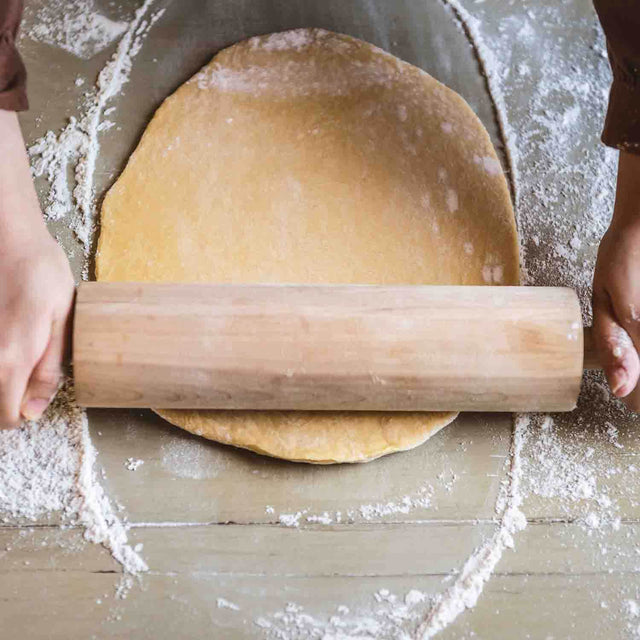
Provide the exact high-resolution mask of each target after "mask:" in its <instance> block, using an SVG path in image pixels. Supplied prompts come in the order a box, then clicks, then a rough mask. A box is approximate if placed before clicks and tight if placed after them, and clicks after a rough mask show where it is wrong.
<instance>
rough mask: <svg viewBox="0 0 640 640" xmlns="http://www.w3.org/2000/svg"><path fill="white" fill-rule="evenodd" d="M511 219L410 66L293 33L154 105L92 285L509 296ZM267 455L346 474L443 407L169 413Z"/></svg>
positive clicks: (451, 96)
mask: <svg viewBox="0 0 640 640" xmlns="http://www.w3.org/2000/svg"><path fill="white" fill-rule="evenodd" d="M518 264H519V259H518V243H517V234H516V227H515V220H514V214H513V209H512V207H511V201H510V197H509V192H508V188H507V184H506V181H505V178H504V176H503V174H502V171H501V169H500V163H499V161H498V158H497V156H496V153H495V151H494V149H493V146H492V144H491V141H490V140H489V136H488V134H487V132H486V131H485V129H484V127H483V126H482V124H481V122H480V121H479V120H478V118H477V117H476V116H475V115H474V113H473V112H472V111H471V109H470V108H469V106H468V105H467V104H466V102H465V101H464V100H463V99H462V98H460V96H458V95H457V94H456V93H454V92H453V91H451V90H450V89H447V88H446V87H445V86H443V85H442V84H440V83H439V82H437V81H436V80H434V79H433V78H432V77H431V76H429V75H428V74H427V73H425V72H424V71H422V70H420V69H418V68H417V67H414V66H413V65H410V64H408V63H406V62H403V61H401V60H399V59H397V58H395V57H394V56H392V55H390V54H388V53H385V52H384V51H382V50H380V49H378V48H376V47H374V46H372V45H370V44H367V43H365V42H362V41H360V40H356V39H355V38H351V37H349V36H345V35H339V34H335V33H331V32H327V31H324V30H319V29H301V30H295V31H288V32H284V33H279V34H272V35H268V36H260V37H255V38H251V39H250V40H247V41H244V42H240V43H239V44H236V45H234V46H232V47H229V48H228V49H225V50H223V51H221V52H220V53H218V55H216V56H215V57H214V58H213V60H212V61H211V62H210V63H209V64H208V65H207V66H206V67H204V68H203V69H202V70H201V71H200V72H199V73H198V74H197V75H196V76H194V77H193V78H192V79H191V80H189V81H188V82H187V83H186V84H184V85H183V86H182V87H181V88H180V89H178V91H176V92H175V93H174V94H173V95H172V96H170V97H169V98H168V99H167V100H166V101H165V102H164V104H163V105H162V106H161V107H160V109H159V110H158V111H157V113H156V114H155V116H154V117H153V119H152V121H151V123H150V124H149V126H148V127H147V130H146V131H145V133H144V136H143V137H142V140H141V141H140V144H139V145H138V147H137V149H136V150H135V152H134V153H133V155H132V156H131V158H130V160H129V163H128V164H127V167H126V169H125V170H124V172H123V174H122V176H121V177H120V179H119V180H118V181H117V182H116V184H115V185H114V186H113V188H112V189H111V190H110V191H109V193H108V195H107V197H106V198H105V201H104V205H103V208H102V232H101V235H100V243H99V250H98V256H97V263H96V270H97V276H98V279H99V280H103V281H127V280H129V281H139V282H164V281H167V282H220V283H261V282H262V283H364V284H367V283H368V284H376V283H378V284H467V285H482V284H516V283H518ZM158 413H159V414H160V415H161V416H163V417H164V418H166V419H167V420H168V421H169V422H171V423H173V424H175V425H178V426H180V427H182V428H184V429H187V430H188V431H191V432H192V433H196V434H198V435H201V436H204V437H206V438H210V439H212V440H217V441H219V442H224V443H226V444H231V445H234V446H237V447H244V448H247V449H251V450H253V451H258V452H260V453H263V454H267V455H270V456H276V457H279V458H286V459H290V460H299V461H305V462H314V463H332V462H360V461H366V460H371V459H373V458H376V457H378V456H381V455H384V454H387V453H392V452H394V451H400V450H403V449H409V448H412V447H415V446H417V445H419V444H421V443H422V442H424V441H425V440H426V439H427V438H429V436H431V435H433V434H434V433H435V432H437V431H438V430H439V429H441V428H442V427H443V426H445V425H446V424H448V423H449V422H451V421H452V420H453V419H454V418H455V417H456V415H457V414H455V413H357V414H354V413H337V412H257V411H242V412H231V411H181V410H180V411H178V410H175V411H174V410H162V411H158Z"/></svg>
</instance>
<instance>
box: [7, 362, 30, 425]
mask: <svg viewBox="0 0 640 640" xmlns="http://www.w3.org/2000/svg"><path fill="white" fill-rule="evenodd" d="M28 380H29V369H26V368H23V369H16V368H15V367H10V366H7V365H5V366H4V368H3V371H2V375H1V376H0V429H12V428H13V427H17V426H18V425H19V424H20V403H21V400H22V396H23V395H24V391H25V389H26V387H27V382H28Z"/></svg>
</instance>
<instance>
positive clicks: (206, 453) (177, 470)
mask: <svg viewBox="0 0 640 640" xmlns="http://www.w3.org/2000/svg"><path fill="white" fill-rule="evenodd" d="M160 451H161V456H162V458H161V463H162V466H163V468H164V469H166V470H167V471H169V472H170V473H171V474H173V475H175V476H177V477H178V478H191V479H202V478H215V477H216V476H218V474H219V473H220V472H221V471H223V470H224V469H225V467H226V463H225V461H224V454H222V453H221V452H220V451H219V450H216V449H209V448H206V447H203V446H202V445H201V444H200V443H199V442H198V441H196V440H182V439H178V438H167V440H166V442H165V443H163V444H162V447H161V449H160Z"/></svg>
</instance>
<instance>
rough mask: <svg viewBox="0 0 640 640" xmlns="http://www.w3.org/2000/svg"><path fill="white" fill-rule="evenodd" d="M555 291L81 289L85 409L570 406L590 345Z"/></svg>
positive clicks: (77, 325) (573, 306)
mask: <svg viewBox="0 0 640 640" xmlns="http://www.w3.org/2000/svg"><path fill="white" fill-rule="evenodd" d="M585 342H586V343H589V342H590V341H589V340H585V334H584V332H583V327H582V320H581V314H580V305H579V302H578V298H577V296H576V294H575V292H574V291H572V290H571V289H566V288H559V287H484V286H481V287H466V286H455V287H454V286H378V285H372V286H368V285H326V286H325V285H323V286H316V285H203V284H136V283H97V282H90V283H83V284H81V285H80V287H79V289H78V294H77V301H76V309H75V318H74V327H73V369H74V378H75V389H76V396H77V400H78V402H79V404H81V405H83V406H86V407H123V408H124V407H159V408H183V409H187V408H188V409H267V410H269V409H280V410H285V409H306V410H349V411H351V410H367V411H454V410H455V411H568V410H571V409H572V408H573V407H574V406H575V404H576V401H577V397H578V393H579V390H580V381H581V377H582V371H583V368H584V367H585V366H588V367H592V366H594V364H595V359H594V357H593V351H592V349H591V348H590V346H589V344H587V349H586V350H585V347H584V345H585Z"/></svg>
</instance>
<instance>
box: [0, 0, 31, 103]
mask: <svg viewBox="0 0 640 640" xmlns="http://www.w3.org/2000/svg"><path fill="white" fill-rule="evenodd" d="M21 17H22V0H0V109H6V110H8V111H22V110H24V109H26V108H27V107H28V104H27V92H26V82H27V72H26V69H25V67H24V64H23V63H22V59H21V58H20V54H19V53H18V50H17V49H16V46H15V40H16V35H17V33H18V27H19V25H20V19H21Z"/></svg>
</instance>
